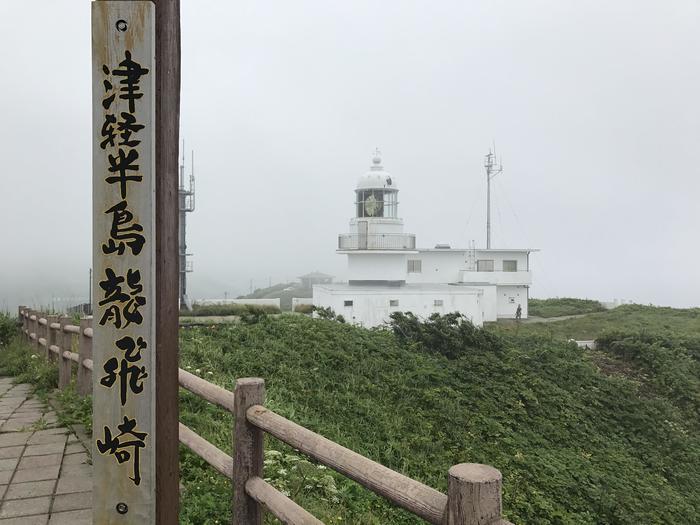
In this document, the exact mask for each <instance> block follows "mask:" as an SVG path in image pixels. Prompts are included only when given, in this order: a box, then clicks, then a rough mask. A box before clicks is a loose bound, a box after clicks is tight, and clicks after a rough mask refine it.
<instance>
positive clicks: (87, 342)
mask: <svg viewBox="0 0 700 525" xmlns="http://www.w3.org/2000/svg"><path fill="white" fill-rule="evenodd" d="M86 328H92V317H82V318H81V319H80V336H79V338H78V356H80V357H79V358H78V394H80V395H81V396H87V395H89V394H92V374H91V373H90V370H88V369H87V368H85V367H84V366H83V361H84V360H85V359H92V338H91V337H88V336H86V335H85V329H86Z"/></svg>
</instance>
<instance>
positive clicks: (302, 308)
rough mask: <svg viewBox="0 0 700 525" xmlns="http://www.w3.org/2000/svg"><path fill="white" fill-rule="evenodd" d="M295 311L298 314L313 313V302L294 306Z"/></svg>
mask: <svg viewBox="0 0 700 525" xmlns="http://www.w3.org/2000/svg"><path fill="white" fill-rule="evenodd" d="M294 311H295V312H296V313H298V314H307V315H308V314H311V313H313V311H314V305H312V304H298V305H296V306H295V307H294Z"/></svg>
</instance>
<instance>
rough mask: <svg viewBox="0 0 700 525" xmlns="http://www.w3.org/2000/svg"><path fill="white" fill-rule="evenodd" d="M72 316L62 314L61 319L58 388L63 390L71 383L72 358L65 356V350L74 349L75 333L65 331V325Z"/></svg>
mask: <svg viewBox="0 0 700 525" xmlns="http://www.w3.org/2000/svg"><path fill="white" fill-rule="evenodd" d="M70 320H71V319H70V317H68V316H67V315H62V316H61V318H60V319H59V321H58V322H59V323H60V325H61V334H60V337H61V339H60V343H59V345H58V346H59V347H60V349H59V352H58V388H59V389H61V390H63V389H65V388H66V387H67V386H68V385H70V375H71V368H72V366H71V360H70V359H66V358H65V357H63V352H66V351H68V352H70V351H72V349H73V334H71V333H70V332H66V331H65V326H66V325H68V324H70Z"/></svg>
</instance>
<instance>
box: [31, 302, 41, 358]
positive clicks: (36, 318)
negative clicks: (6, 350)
mask: <svg viewBox="0 0 700 525" xmlns="http://www.w3.org/2000/svg"><path fill="white" fill-rule="evenodd" d="M31 315H33V316H34V321H32V331H33V332H34V353H35V354H38V353H39V346H40V345H39V327H40V326H41V325H40V324H39V317H41V316H40V314H39V312H38V311H37V310H32V311H31Z"/></svg>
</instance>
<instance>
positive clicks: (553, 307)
mask: <svg viewBox="0 0 700 525" xmlns="http://www.w3.org/2000/svg"><path fill="white" fill-rule="evenodd" d="M603 311H605V307H604V306H603V305H602V304H600V302H599V301H593V300H591V299H574V298H572V297H557V298H555V299H530V301H529V302H528V315H530V316H533V317H560V316H563V315H578V314H590V313H593V312H603Z"/></svg>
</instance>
